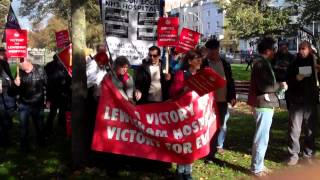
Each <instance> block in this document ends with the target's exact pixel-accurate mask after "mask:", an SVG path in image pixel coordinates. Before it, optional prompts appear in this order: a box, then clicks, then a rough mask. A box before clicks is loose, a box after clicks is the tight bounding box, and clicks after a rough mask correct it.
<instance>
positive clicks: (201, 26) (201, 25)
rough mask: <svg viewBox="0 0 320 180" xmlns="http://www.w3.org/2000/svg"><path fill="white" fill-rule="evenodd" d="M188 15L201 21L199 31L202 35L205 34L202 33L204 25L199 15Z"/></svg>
mask: <svg viewBox="0 0 320 180" xmlns="http://www.w3.org/2000/svg"><path fill="white" fill-rule="evenodd" d="M188 14H189V15H193V16H195V17H196V18H197V19H198V20H199V23H200V30H199V32H200V33H201V34H203V32H202V31H203V24H202V21H201V19H200V17H199V16H198V15H197V14H195V13H193V12H188Z"/></svg>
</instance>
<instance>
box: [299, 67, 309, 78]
mask: <svg viewBox="0 0 320 180" xmlns="http://www.w3.org/2000/svg"><path fill="white" fill-rule="evenodd" d="M299 74H301V75H303V76H305V77H310V76H311V74H312V68H311V66H303V67H299Z"/></svg>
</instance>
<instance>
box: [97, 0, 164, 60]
mask: <svg viewBox="0 0 320 180" xmlns="http://www.w3.org/2000/svg"><path fill="white" fill-rule="evenodd" d="M101 6H102V7H101V10H102V20H103V26H104V30H105V35H106V41H107V45H108V48H109V52H110V53H111V55H112V59H115V58H116V57H118V56H120V55H123V56H126V57H127V58H128V59H129V61H130V64H131V65H140V64H141V63H142V59H143V58H145V57H147V55H148V48H149V47H151V46H152V45H154V44H155V41H156V40H157V34H156V30H157V23H158V19H159V10H160V1H143V0H136V1H126V0H104V1H102V3H101Z"/></svg>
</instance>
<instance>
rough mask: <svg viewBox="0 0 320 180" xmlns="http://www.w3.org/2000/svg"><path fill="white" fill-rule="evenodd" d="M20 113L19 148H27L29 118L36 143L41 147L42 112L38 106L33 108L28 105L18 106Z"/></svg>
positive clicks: (42, 140)
mask: <svg viewBox="0 0 320 180" xmlns="http://www.w3.org/2000/svg"><path fill="white" fill-rule="evenodd" d="M19 113H20V146H21V148H22V150H27V149H28V148H29V141H28V136H29V117H30V116H31V118H32V121H33V123H34V127H35V131H36V137H37V143H38V144H39V145H43V143H44V136H43V127H44V120H43V119H44V111H43V108H41V107H40V106H34V105H29V104H23V103H21V104H19Z"/></svg>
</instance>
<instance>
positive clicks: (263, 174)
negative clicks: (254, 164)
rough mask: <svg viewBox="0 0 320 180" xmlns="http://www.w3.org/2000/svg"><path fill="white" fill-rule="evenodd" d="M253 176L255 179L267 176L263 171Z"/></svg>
mask: <svg viewBox="0 0 320 180" xmlns="http://www.w3.org/2000/svg"><path fill="white" fill-rule="evenodd" d="M253 175H254V176H256V177H264V176H268V173H267V172H265V171H260V172H257V173H253Z"/></svg>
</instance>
